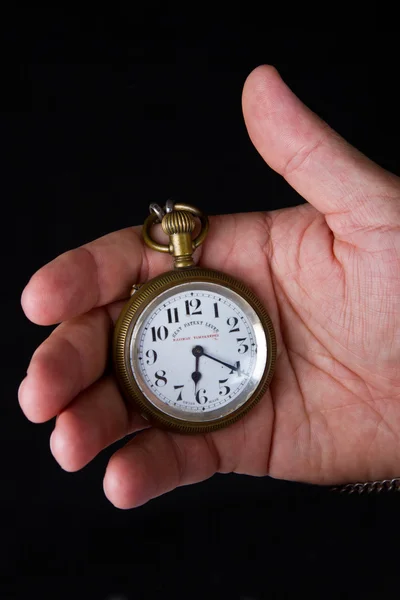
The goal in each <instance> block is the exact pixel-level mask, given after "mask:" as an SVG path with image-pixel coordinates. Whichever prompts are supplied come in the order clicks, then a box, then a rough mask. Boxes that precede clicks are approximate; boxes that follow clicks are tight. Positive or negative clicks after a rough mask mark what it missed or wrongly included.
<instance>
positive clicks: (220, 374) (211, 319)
mask: <svg viewBox="0 0 400 600" xmlns="http://www.w3.org/2000/svg"><path fill="white" fill-rule="evenodd" d="M266 359H267V344H266V337H265V332H264V330H263V327H262V325H261V323H260V320H259V318H258V316H257V313H256V312H255V310H254V309H253V308H252V307H251V306H250V304H249V303H248V302H247V301H246V300H245V299H244V298H242V297H241V296H240V295H239V294H237V293H236V292H234V291H232V290H231V289H229V288H227V287H225V286H223V285H220V284H216V283H206V282H191V283H186V284H185V283H183V284H180V285H176V286H175V287H173V288H171V289H169V290H167V291H165V292H163V293H162V294H160V295H159V296H158V297H157V298H156V299H155V300H153V301H152V302H151V303H150V304H149V305H148V306H147V307H146V309H145V310H144V311H143V313H142V315H141V317H140V318H139V319H138V321H137V323H136V325H135V327H134V329H133V331H132V336H131V342H130V363H131V368H132V372H133V375H134V377H135V379H136V381H137V383H138V385H139V387H140V389H141V391H142V392H143V394H144V395H145V396H146V398H147V399H148V400H149V401H150V402H151V403H152V404H153V405H154V406H155V407H156V408H158V409H159V410H161V411H162V412H164V413H166V414H168V415H171V416H173V417H175V418H178V419H183V420H190V421H203V422H204V421H213V420H215V419H218V418H220V417H222V416H225V415H228V414H230V413H231V412H233V411H234V410H236V409H237V408H239V407H240V406H242V405H243V404H244V403H245V402H246V401H247V400H248V399H249V398H250V396H251V395H252V394H253V393H254V391H255V389H256V388H257V385H258V383H259V382H260V379H261V377H262V375H263V372H264V369H265V365H266Z"/></svg>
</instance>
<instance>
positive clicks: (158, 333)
mask: <svg viewBox="0 0 400 600" xmlns="http://www.w3.org/2000/svg"><path fill="white" fill-rule="evenodd" d="M151 336H152V340H153V342H156V341H157V339H159V340H161V341H162V342H163V341H164V340H166V339H167V337H168V329H167V328H166V327H165V325H161V327H159V328H158V329H156V328H155V327H152V328H151Z"/></svg>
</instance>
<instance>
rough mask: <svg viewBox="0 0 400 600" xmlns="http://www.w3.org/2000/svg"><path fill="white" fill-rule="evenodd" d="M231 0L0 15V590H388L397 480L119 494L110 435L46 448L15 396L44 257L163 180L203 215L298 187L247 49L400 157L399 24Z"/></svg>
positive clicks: (32, 339)
mask: <svg viewBox="0 0 400 600" xmlns="http://www.w3.org/2000/svg"><path fill="white" fill-rule="evenodd" d="M235 6H236V7H235V8H234V7H230V9H229V15H227V14H224V15H216V14H212V15H210V14H207V15H206V14H204V12H202V10H201V9H200V6H198V7H197V8H196V7H192V12H193V16H189V14H184V13H182V12H180V13H177V14H173V13H172V12H171V13H170V12H168V11H167V10H166V8H165V7H164V8H163V5H158V4H154V3H153V4H152V5H151V7H150V9H149V10H148V12H147V13H146V14H145V13H141V14H138V12H137V9H136V8H135V12H132V11H133V8H132V7H131V12H130V11H128V10H127V9H119V10H116V9H113V10H111V9H109V11H108V12H104V13H103V14H100V11H99V10H98V9H96V10H93V12H91V13H88V14H86V15H84V14H82V13H81V12H80V13H79V14H77V13H75V14H74V13H72V12H69V13H68V12H67V11H62V10H61V9H57V10H55V9H54V8H53V9H51V10H49V9H47V10H46V11H44V10H42V11H41V10H38V9H35V10H33V9H31V10H20V11H19V12H18V13H15V14H13V15H11V14H10V15H3V20H2V29H3V32H2V40H3V43H4V48H3V51H2V57H3V58H2V60H3V64H2V74H1V83H2V93H1V99H0V102H1V105H2V114H1V120H0V127H1V129H0V135H1V145H2V176H1V181H2V191H1V206H2V219H1V222H2V245H3V248H2V255H1V257H2V260H1V264H2V267H3V268H2V283H3V285H2V295H1V303H2V320H3V335H2V349H3V361H2V382H4V386H3V393H2V401H1V405H0V406H1V408H0V410H1V415H0V418H1V421H0V427H1V430H0V433H1V439H0V442H1V451H2V453H1V456H2V462H1V494H0V498H1V500H0V507H1V513H0V514H1V517H0V518H1V522H0V525H1V548H2V551H3V558H2V560H1V562H0V565H1V566H0V569H1V572H2V573H1V574H2V576H3V577H2V582H1V584H0V585H1V586H3V589H2V590H1V591H2V596H1V597H2V598H28V597H29V598H31V597H38V598H39V597H42V596H43V597H45V596H44V595H45V594H50V595H51V597H52V598H57V599H58V598H60V599H63V598H79V599H80V598H82V599H83V598H90V599H92V598H93V599H99V600H100V599H101V600H102V599H104V600H105V599H109V600H110V599H111V598H117V597H120V598H124V599H126V600H131V599H133V598H135V599H136V598H140V599H142V598H153V597H155V598H178V597H179V598H181V597H182V598H223V599H225V598H227V599H232V600H240V599H241V600H245V599H248V600H250V599H254V600H255V599H261V598H292V597H295V594H296V593H299V592H300V591H301V592H302V593H307V594H308V595H309V596H311V597H317V598H327V597H335V598H347V597H356V598H359V597H370V596H371V597H372V596H373V595H374V593H378V590H379V593H378V597H383V595H385V594H386V593H389V591H390V590H395V589H396V581H397V565H398V550H397V547H396V546H397V544H396V543H395V541H396V538H397V537H398V535H399V517H398V514H399V502H400V496H396V494H391V495H390V494H383V495H381V496H379V497H378V496H373V497H372V496H369V497H358V496H357V497H354V496H350V497H345V496H341V495H337V494H334V493H332V492H331V491H329V490H326V489H320V488H317V487H313V486H306V485H300V484H296V483H289V482H280V481H274V480H271V479H269V478H264V479H255V478H249V477H245V476H233V475H225V476H220V475H219V476H215V477H213V478H212V479H211V480H209V481H207V482H204V483H202V484H198V485H196V486H193V487H189V488H181V489H179V490H176V491H175V492H172V493H170V494H168V495H166V496H164V497H161V498H158V499H156V500H154V501H152V502H150V503H149V504H147V505H146V506H144V507H141V508H138V509H135V510H131V511H119V510H117V509H115V508H113V507H112V506H111V505H110V504H109V502H108V501H107V500H106V499H105V497H104V495H103V491H102V476H103V473H104V469H105V466H106V464H107V460H108V458H109V456H110V455H111V452H112V449H108V450H106V451H104V452H103V453H102V454H101V455H100V456H98V457H97V458H96V459H95V460H94V461H93V462H92V463H91V464H90V465H89V466H87V467H86V468H84V469H83V470H82V471H81V472H79V473H75V474H68V473H65V472H63V471H62V470H61V468H60V467H59V466H58V465H57V464H56V462H55V461H54V459H53V458H52V456H51V454H50V450H49V447H48V438H49V435H50V433H51V431H52V428H53V423H47V424H44V425H33V424H31V423H29V422H28V421H27V420H26V419H25V418H24V417H23V415H22V413H21V411H20V409H19V406H18V402H17V388H18V385H19V382H20V381H21V380H22V378H23V376H24V373H25V370H26V368H27V365H28V362H29V358H30V356H31V354H32V352H33V351H34V349H35V348H36V346H37V345H38V344H39V343H40V342H41V341H42V340H43V339H44V338H45V336H46V335H47V333H48V331H50V328H49V330H47V328H40V327H38V326H35V325H33V324H31V323H29V322H28V321H27V320H26V319H25V317H24V316H23V313H22V311H21V309H20V294H21V292H22V289H23V287H24V286H25V284H26V283H27V281H28V279H29V277H30V275H31V274H32V273H33V272H34V271H35V270H36V269H38V268H39V267H40V266H41V265H43V264H44V263H45V262H47V261H49V260H51V259H52V258H54V257H55V256H56V255H57V254H59V253H61V252H63V251H65V250H67V249H69V248H71V247H74V246H77V245H79V244H81V243H84V242H87V241H89V240H91V239H94V238H96V237H98V236H100V235H103V234H105V233H107V232H109V231H111V230H114V229H118V228H122V227H126V226H128V225H131V224H139V223H141V222H142V221H143V219H144V217H145V216H146V214H147V207H148V204H149V202H154V201H155V202H159V203H163V202H164V201H165V200H166V199H167V198H169V197H172V198H174V199H176V200H178V199H179V200H182V201H188V202H192V203H194V204H198V205H199V206H201V207H202V208H203V209H204V210H205V211H207V212H209V213H224V212H232V211H235V210H245V211H251V210H263V209H265V210H271V209H275V208H281V207H285V206H290V205H294V204H297V203H299V202H301V201H302V199H301V198H300V197H299V196H298V195H297V194H296V193H295V192H294V191H293V190H291V189H290V188H289V186H288V185H287V184H286V183H285V182H284V181H283V180H282V179H281V178H280V177H279V176H277V175H276V174H275V173H273V172H272V171H271V170H270V169H269V167H267V166H266V165H265V164H264V163H263V161H262V159H261V158H260V157H259V155H258V154H257V152H256V151H255V149H254V148H253V146H252V144H251V142H250V140H249V138H248V136H247V133H246V130H245V127H244V123H243V119H242V114H241V90H242V87H243V83H244V81H245V78H246V77H247V75H248V74H249V73H250V71H251V70H252V69H253V68H254V67H256V66H257V65H259V64H262V63H270V64H273V65H275V66H276V67H277V68H278V69H279V71H280V72H281V74H282V76H283V77H284V79H285V80H286V82H287V83H288V84H289V85H290V86H291V87H292V89H293V90H294V91H295V92H296V93H297V94H298V95H299V96H300V98H301V99H302V100H303V101H304V102H305V103H306V104H308V105H309V106H310V107H311V108H312V109H313V110H315V111H316V112H317V113H318V114H319V115H320V116H322V117H323V118H324V119H325V120H327V121H328V123H329V124H330V125H331V126H333V127H334V128H335V129H336V130H338V131H339V132H340V133H341V134H342V135H343V136H344V137H345V138H346V139H348V140H349V141H350V142H351V143H353V144H354V145H355V146H357V147H358V148H359V149H361V150H362V151H363V152H365V153H366V154H367V155H368V156H370V157H371V158H373V159H374V160H376V161H377V162H379V163H380V164H381V165H383V166H384V167H386V168H388V169H390V170H392V171H394V172H396V173H399V172H400V169H399V153H398V145H397V142H398V138H399V133H400V119H399V116H398V105H399V95H398V92H397V75H398V74H397V46H396V34H395V33H392V32H390V31H373V32H371V31H370V32H368V34H365V35H361V34H359V33H358V34H356V35H355V34H354V32H353V33H350V32H347V33H346V32H343V31H340V30H339V31H325V30H324V31H319V32H317V31H316V30H314V28H313V29H310V30H303V31H301V30H298V29H296V30H288V29H286V30H285V29H281V30H277V29H275V27H274V26H273V23H272V21H271V22H270V21H267V20H265V18H264V17H261V15H259V14H256V13H250V16H249V15H248V14H247V13H248V12H250V11H244V10H243V9H241V10H239V9H238V8H237V5H235ZM399 474H400V467H399ZM392 593H393V592H392ZM46 597H47V596H46Z"/></svg>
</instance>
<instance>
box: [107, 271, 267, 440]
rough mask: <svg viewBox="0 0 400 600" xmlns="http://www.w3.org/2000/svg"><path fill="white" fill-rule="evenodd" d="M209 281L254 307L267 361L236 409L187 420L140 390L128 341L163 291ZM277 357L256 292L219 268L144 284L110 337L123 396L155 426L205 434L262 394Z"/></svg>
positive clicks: (246, 408) (173, 274)
mask: <svg viewBox="0 0 400 600" xmlns="http://www.w3.org/2000/svg"><path fill="white" fill-rule="evenodd" d="M190 282H196V283H200V284H201V283H202V282H211V283H218V284H220V285H223V286H225V287H227V288H229V289H231V290H233V291H234V292H236V293H238V294H239V295H240V296H242V298H244V299H245V300H246V301H247V302H248V303H249V304H250V306H251V307H252V308H253V309H254V310H255V312H256V314H257V316H258V318H259V319H260V321H261V324H262V326H263V329H264V331H265V336H266V343H267V362H266V365H265V369H264V373H263V375H262V377H261V379H260V382H259V384H258V386H257V388H256V390H255V391H254V394H253V395H252V396H251V397H250V398H249V399H248V400H247V402H245V403H244V404H243V405H242V406H241V407H240V408H238V410H236V411H235V412H233V413H231V414H229V415H227V416H224V417H221V418H220V419H217V420H215V421H212V422H204V423H203V422H196V423H193V422H189V421H182V420H180V419H176V418H174V417H172V416H169V415H167V414H165V413H164V412H162V411H160V410H159V409H158V408H156V407H155V406H154V405H153V404H152V403H151V402H150V401H149V400H147V398H146V397H145V396H144V394H143V393H142V391H141V390H140V388H139V386H138V384H137V382H136V380H135V378H134V377H133V374H132V370H131V368H130V341H131V337H130V336H131V333H132V331H133V329H134V326H135V323H136V322H137V320H138V318H139V317H140V315H141V314H142V312H143V311H144V310H145V309H146V307H147V306H148V304H149V302H151V301H152V300H154V299H155V298H157V297H158V296H159V295H160V294H161V293H162V292H164V291H166V290H168V289H171V288H173V287H174V286H176V285H179V284H182V283H190ZM275 358H276V339H275V333H274V328H273V325H272V322H271V319H270V317H269V315H268V313H267V311H266V310H265V308H264V306H263V305H262V303H261V302H260V300H259V299H258V298H257V296H256V295H255V294H253V292H252V291H251V290H250V289H249V288H248V287H247V286H246V285H244V284H243V283H242V282H241V281H238V280H236V279H234V278H233V277H231V276H230V275H226V274H225V273H220V272H219V271H213V270H211V269H202V268H198V267H193V268H189V269H186V270H184V269H177V270H174V271H169V272H167V273H163V274H162V275H159V276H158V277H155V278H154V279H152V280H151V281H149V282H147V283H145V284H143V286H142V287H141V288H140V290H138V291H137V293H135V294H134V295H133V296H132V297H131V298H130V300H128V301H127V303H126V305H125V307H124V308H123V310H122V313H121V314H120V316H119V319H118V321H117V323H116V326H115V330H114V339H113V359H114V365H115V374H116V378H117V381H118V383H119V385H120V388H121V391H122V393H123V395H124V396H125V397H126V398H127V399H128V400H131V401H133V402H134V403H135V405H136V406H137V407H138V409H139V411H140V412H141V413H142V414H143V415H145V416H146V417H148V419H149V421H151V422H153V423H154V424H156V425H157V426H160V427H163V428H167V429H173V430H175V431H180V432H182V433H199V432H202V433H206V432H208V431H214V430H216V429H220V428H222V427H226V426H228V425H231V424H232V423H234V422H235V421H237V420H238V419H240V418H242V417H243V416H244V415H245V414H246V413H247V412H248V411H249V410H250V409H251V408H252V407H253V406H254V405H255V404H257V402H259V401H260V400H261V398H262V397H263V395H264V394H265V392H266V390H267V388H268V385H269V383H270V381H271V378H272V375H273V372H274V367H275Z"/></svg>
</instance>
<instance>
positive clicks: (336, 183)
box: [242, 66, 400, 237]
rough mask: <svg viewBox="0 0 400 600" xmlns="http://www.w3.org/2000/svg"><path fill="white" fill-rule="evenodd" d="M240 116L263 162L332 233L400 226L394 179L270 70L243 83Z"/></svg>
mask: <svg viewBox="0 0 400 600" xmlns="http://www.w3.org/2000/svg"><path fill="white" fill-rule="evenodd" d="M242 102H243V113H244V119H245V122H246V126H247V130H248V133H249V135H250V138H251V140H252V142H253V144H254V145H255V147H256V149H257V150H258V152H259V153H260V154H261V156H262V157H263V158H264V160H265V161H266V162H267V163H268V164H269V166H270V167H272V168H273V169H274V170H275V171H277V172H278V173H279V174H280V175H282V176H283V177H284V178H285V179H286V181H287V182H288V183H289V184H290V185H291V186H292V187H293V188H294V189H295V190H296V191H297V192H299V194H301V195H302V196H303V197H304V198H305V199H306V200H308V202H310V203H311V204H312V205H313V206H315V208H317V209H318V210H319V211H320V212H322V213H324V214H325V215H326V220H327V223H328V225H329V227H330V228H331V229H332V231H333V232H334V233H335V234H336V235H338V236H339V237H345V236H347V235H349V234H352V233H354V232H355V231H360V230H363V229H370V228H371V227H372V228H377V227H382V226H393V225H394V224H398V223H399V222H400V208H399V202H398V199H399V197H400V185H399V179H398V178H397V177H396V176H395V175H393V174H392V173H389V172H388V171H385V170H384V169H382V168H381V167H379V166H378V165H377V164H375V163H374V162H372V161H371V160H369V159H368V158H367V157H366V156H364V155H363V154H362V153H361V152H359V151H358V150H356V149H355V148H353V147H352V146H351V145H350V144H348V143H347V142H346V141H345V140H344V139H343V138H341V137H340V136H339V135H338V134H337V133H336V132H335V131H333V130H332V129H331V128H330V127H329V126H328V125H327V124H326V123H325V122H324V121H322V120H321V119H320V118H319V117H318V116H317V115H315V114H314V113H313V112H312V111H311V110H310V109H308V108H307V107H306V106H305V105H304V104H303V103H302V102H301V101H300V100H299V98H297V97H296V96H295V95H294V94H293V92H292V91H291V90H290V89H289V88H288V86H287V85H286V84H285V83H284V82H283V81H282V79H281V77H280V76H279V74H278V72H277V71H276V69H274V68H273V67H271V66H261V67H258V68H257V69H255V70H254V71H253V72H252V73H251V74H250V75H249V77H248V78H247V80H246V82H245V85H244V89H243V98H242Z"/></svg>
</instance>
